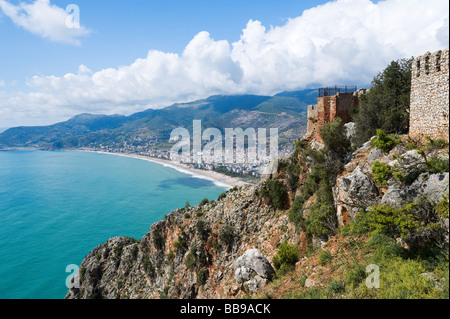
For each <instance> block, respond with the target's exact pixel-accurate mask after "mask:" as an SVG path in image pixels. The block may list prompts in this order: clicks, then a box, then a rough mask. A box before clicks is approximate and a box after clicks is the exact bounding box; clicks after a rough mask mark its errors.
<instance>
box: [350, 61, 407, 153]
mask: <svg viewBox="0 0 450 319" xmlns="http://www.w3.org/2000/svg"><path fill="white" fill-rule="evenodd" d="M412 62H413V59H401V60H397V61H392V62H391V63H390V64H389V65H388V66H387V67H386V68H385V69H384V70H383V71H382V72H380V73H378V74H377V76H376V77H375V78H374V79H373V81H372V85H371V89H370V91H369V92H367V94H364V95H362V96H361V97H360V101H359V107H358V108H356V109H355V110H353V111H354V114H352V117H353V119H354V121H355V124H356V134H355V141H354V142H355V144H357V145H361V144H363V143H365V142H366V141H367V140H368V139H369V138H370V137H371V136H373V135H375V134H376V130H377V129H382V130H384V131H385V132H387V133H395V134H407V133H408V131H409V105H410V94H411V74H412V72H411V70H412Z"/></svg>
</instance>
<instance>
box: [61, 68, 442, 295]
mask: <svg viewBox="0 0 450 319" xmlns="http://www.w3.org/2000/svg"><path fill="white" fill-rule="evenodd" d="M408 70H410V61H409V60H404V61H400V62H393V63H392V64H391V65H390V66H389V67H388V68H387V69H386V70H385V71H384V72H382V73H380V74H379V75H378V76H377V77H376V78H375V79H374V82H373V83H374V88H373V89H372V90H371V93H369V95H368V96H367V97H366V98H365V100H363V103H362V107H361V109H360V111H359V113H358V114H357V115H356V118H357V122H356V124H357V134H356V136H357V138H352V139H351V141H350V139H349V137H348V136H347V131H346V128H345V126H344V125H343V124H342V122H341V121H340V120H339V119H337V120H335V121H334V122H332V123H327V124H325V125H324V126H323V127H322V128H321V129H320V136H321V138H322V140H323V147H322V148H320V149H318V148H316V147H314V145H310V144H308V143H306V142H305V141H303V140H298V141H297V142H296V144H295V152H294V153H293V154H292V155H291V156H290V157H288V158H284V159H282V160H281V161H280V163H279V165H278V171H277V173H276V174H273V175H272V176H270V177H269V178H268V179H266V180H265V181H263V182H261V183H260V184H258V185H256V186H250V187H245V188H233V189H231V190H229V191H227V192H225V193H223V194H221V195H220V196H219V197H218V199H217V200H215V201H209V200H203V201H202V202H201V204H200V205H197V206H192V205H190V204H189V205H186V207H185V208H182V209H178V210H176V211H173V212H171V213H170V214H169V215H167V216H166V218H165V219H164V220H163V221H161V222H159V223H156V224H154V225H153V226H152V227H151V229H150V232H149V233H148V234H147V235H145V236H144V237H143V238H142V239H141V240H139V241H136V240H131V239H127V238H114V239H111V240H109V241H108V242H107V243H106V244H104V245H100V246H99V247H97V248H96V249H94V250H93V251H92V252H91V253H90V254H89V255H88V256H87V257H86V259H85V260H84V261H83V263H82V265H81V269H83V271H82V272H80V274H79V279H80V281H81V287H80V289H72V290H71V291H69V293H68V296H67V297H68V298H100V297H101V298H243V297H251V298H253V297H262V298H448V296H449V295H448V285H449V284H448V281H449V275H448V274H449V268H448V263H449V249H448V216H449V195H448V180H449V174H448V143H446V142H445V141H441V140H432V139H428V141H427V142H426V143H423V142H420V141H414V140H411V139H410V138H408V137H407V136H405V135H403V136H402V135H396V134H398V133H402V132H405V130H407V122H405V121H404V120H405V112H406V110H407V104H405V103H406V96H407V94H408V88H407V86H408V85H409V83H410V82H409V81H410V80H408V76H407V73H408ZM409 73H410V72H409ZM383 94H386V97H392V98H393V100H391V99H390V98H381V95H383ZM394 95H395V96H394ZM377 107H380V108H379V109H377ZM375 110H376V112H375ZM375 113H376V114H375ZM372 115H373V116H375V117H376V119H374V121H370V122H368V119H369V118H370V117H371V116H372ZM375 134H376V136H374V135H375ZM372 136H373V138H371V137H372ZM359 138H361V139H362V141H363V142H365V143H364V144H362V145H360V146H359V147H356V145H359V143H358V139H359ZM370 138H371V139H370ZM369 139H370V140H369ZM351 142H353V143H351ZM255 249H257V250H258V251H255ZM249 251H252V254H248V252H249ZM249 255H251V256H259V257H255V258H260V260H264V263H265V264H266V265H267V263H266V261H265V259H264V258H266V257H267V260H268V262H270V263H271V264H272V265H273V266H274V268H275V269H276V274H275V276H273V277H272V276H266V277H264V276H262V275H260V274H259V273H258V272H257V271H256V272H255V271H253V270H252V269H250V268H248V267H247V266H248V264H252V263H251V262H250V261H249V263H248V264H247V263H245V265H247V266H246V267H240V268H239V269H236V267H237V266H236V262H237V260H238V259H239V258H240V257H242V256H247V257H248V256H249ZM261 256H262V257H261ZM263 257H264V258H263ZM241 261H242V260H241ZM241 266H242V265H241ZM269 268H270V267H269ZM238 270H239V274H237V272H238ZM235 271H236V274H235ZM252 271H253V272H252ZM237 276H239V280H237V278H236V277H237ZM270 281H271V282H270Z"/></svg>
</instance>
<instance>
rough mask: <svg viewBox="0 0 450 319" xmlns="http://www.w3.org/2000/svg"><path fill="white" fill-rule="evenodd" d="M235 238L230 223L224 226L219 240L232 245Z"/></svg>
mask: <svg viewBox="0 0 450 319" xmlns="http://www.w3.org/2000/svg"><path fill="white" fill-rule="evenodd" d="M233 240H234V229H233V227H232V226H230V225H225V226H223V227H222V228H221V229H220V231H219V241H220V242H221V243H222V244H224V245H228V246H230V245H231V244H232V243H233Z"/></svg>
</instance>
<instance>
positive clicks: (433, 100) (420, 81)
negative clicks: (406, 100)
mask: <svg viewBox="0 0 450 319" xmlns="http://www.w3.org/2000/svg"><path fill="white" fill-rule="evenodd" d="M448 93H449V49H448V48H447V49H445V50H439V51H437V52H434V53H430V52H427V53H425V54H424V55H422V56H419V57H417V58H416V59H415V60H414V61H413V66H412V78H411V104H410V136H411V137H413V138H421V137H422V136H430V137H431V138H434V139H436V138H443V139H446V140H447V141H448V140H449V133H448V129H449V123H448V121H449V94H448Z"/></svg>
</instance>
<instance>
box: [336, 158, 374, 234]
mask: <svg viewBox="0 0 450 319" xmlns="http://www.w3.org/2000/svg"><path fill="white" fill-rule="evenodd" d="M333 196H334V200H335V202H336V204H337V216H338V222H339V226H343V225H346V224H347V222H348V219H349V218H354V217H355V215H356V214H357V213H358V212H359V210H360V209H361V208H367V207H369V206H372V205H378V203H379V201H380V198H379V193H378V189H377V188H376V186H375V185H374V184H373V183H372V181H371V179H370V178H369V177H368V176H367V175H366V174H364V172H363V171H362V170H361V168H360V167H359V166H358V167H356V168H355V170H354V171H353V174H351V175H345V176H342V177H341V178H338V179H337V181H336V186H335V187H334V188H333Z"/></svg>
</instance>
